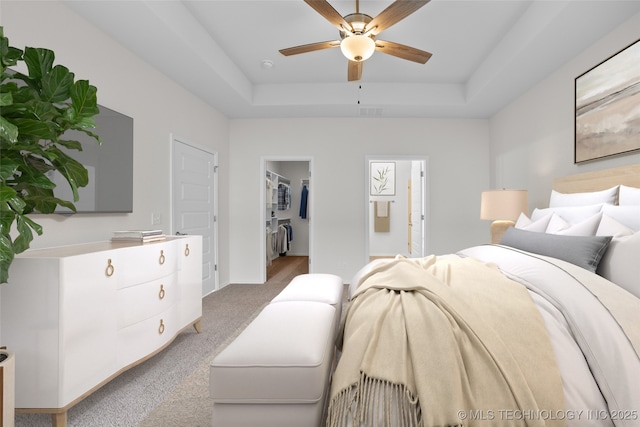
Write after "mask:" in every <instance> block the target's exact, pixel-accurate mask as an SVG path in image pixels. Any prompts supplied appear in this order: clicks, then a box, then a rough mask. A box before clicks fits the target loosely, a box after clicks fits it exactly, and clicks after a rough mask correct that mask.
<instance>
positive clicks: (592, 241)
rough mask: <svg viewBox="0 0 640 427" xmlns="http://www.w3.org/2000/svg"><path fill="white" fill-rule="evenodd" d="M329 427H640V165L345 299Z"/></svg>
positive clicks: (577, 185) (566, 190)
mask: <svg viewBox="0 0 640 427" xmlns="http://www.w3.org/2000/svg"><path fill="white" fill-rule="evenodd" d="M338 349H339V358H338V362H337V367H336V369H335V372H334V375H333V378H332V384H331V390H330V395H329V404H328V411H327V420H326V424H327V426H331V427H338V426H353V427H357V426H424V427H432V426H549V425H550V426H616V427H618V426H640V357H639V355H640V165H631V166H625V167H621V168H616V169H611V170H606V171H599V172H593V173H587V174H579V175H574V176H571V177H566V178H560V179H557V180H556V181H555V182H554V187H553V189H552V191H551V195H550V198H549V207H547V208H540V209H535V210H534V211H533V212H532V214H531V216H527V215H524V214H522V215H521V217H520V218H519V219H518V222H517V223H516V225H515V227H513V228H510V229H509V230H507V232H506V233H505V235H504V237H503V239H502V241H501V242H500V244H492V245H480V246H475V247H470V248H466V249H464V250H461V251H460V252H458V253H456V254H449V255H442V256H434V255H432V256H428V257H425V258H403V257H396V258H395V259H386V260H384V259H382V260H375V261H373V262H371V263H369V264H367V265H366V266H364V267H363V268H362V269H361V270H360V271H359V272H358V273H357V274H356V276H355V277H354V279H353V281H352V282H351V284H350V287H349V303H348V306H347V309H346V313H345V316H344V319H343V322H342V325H341V329H340V336H339V338H338Z"/></svg>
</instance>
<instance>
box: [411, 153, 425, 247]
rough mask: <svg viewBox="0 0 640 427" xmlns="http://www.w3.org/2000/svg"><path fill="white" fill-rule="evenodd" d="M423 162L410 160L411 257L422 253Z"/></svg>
mask: <svg viewBox="0 0 640 427" xmlns="http://www.w3.org/2000/svg"><path fill="white" fill-rule="evenodd" d="M423 165H424V162H423V161H420V160H413V161H412V162H411V224H412V227H411V237H410V238H411V257H412V258H420V257H423V256H425V253H424V238H423V236H424V197H423V195H424V186H425V177H424V168H423Z"/></svg>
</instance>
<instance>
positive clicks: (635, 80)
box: [574, 40, 640, 163]
mask: <svg viewBox="0 0 640 427" xmlns="http://www.w3.org/2000/svg"><path fill="white" fill-rule="evenodd" d="M575 113H576V116H575V151H574V153H575V156H574V161H575V163H581V162H586V161H589V160H595V159H601V158H603V157H609V156H614V155H618V154H622V153H628V152H631V151H635V150H640V40H637V41H636V42H635V43H632V44H631V45H629V46H627V47H625V48H624V49H622V50H621V51H619V52H617V53H616V54H614V55H613V56H611V57H609V58H607V59H606V60H604V61H603V62H601V63H600V64H598V65H596V66H595V67H593V68H591V69H590V70H589V71H587V72H585V73H584V74H582V75H580V76H578V77H576V79H575Z"/></svg>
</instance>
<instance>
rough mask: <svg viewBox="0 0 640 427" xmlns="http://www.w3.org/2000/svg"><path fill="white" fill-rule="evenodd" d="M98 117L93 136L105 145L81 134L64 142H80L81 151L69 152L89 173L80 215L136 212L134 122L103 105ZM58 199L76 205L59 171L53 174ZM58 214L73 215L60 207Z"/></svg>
mask: <svg viewBox="0 0 640 427" xmlns="http://www.w3.org/2000/svg"><path fill="white" fill-rule="evenodd" d="M99 108H100V113H99V114H98V115H96V116H95V117H94V118H95V121H96V128H95V129H94V130H93V132H94V133H96V134H98V135H100V138H101V139H102V144H98V142H97V141H96V140H95V139H93V138H90V137H89V136H87V135H86V134H84V133H82V132H78V131H69V132H67V133H65V135H64V138H65V139H71V140H76V141H80V142H81V143H82V151H76V150H66V152H67V154H69V155H70V156H72V157H73V158H74V159H76V160H78V161H79V162H80V163H82V164H83V165H84V166H85V167H86V168H87V170H88V171H89V185H87V186H86V187H82V188H79V189H78V194H79V196H80V200H79V201H78V202H75V203H74V204H75V206H76V209H77V212H78V213H88V212H96V213H116V212H118V213H126V212H133V119H132V118H131V117H128V116H125V115H124V114H121V113H118V112H117V111H114V110H111V109H109V108H107V107H104V106H102V105H100V106H99ZM49 179H51V180H52V181H53V182H54V183H55V184H56V188H55V190H54V193H55V195H56V197H58V198H60V199H63V200H69V201H71V202H73V193H72V192H71V188H70V187H69V184H68V183H67V181H66V180H65V179H64V178H63V177H62V175H60V173H59V172H57V171H52V172H50V175H49ZM56 212H57V213H71V212H72V211H71V210H69V209H67V208H63V207H60V206H59V207H58V209H57V210H56Z"/></svg>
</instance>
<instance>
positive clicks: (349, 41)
mask: <svg viewBox="0 0 640 427" xmlns="http://www.w3.org/2000/svg"><path fill="white" fill-rule="evenodd" d="M375 49H376V43H375V42H374V41H373V39H372V38H371V37H367V36H363V35H361V34H354V35H352V36H349V37H345V38H344V39H343V40H342V42H341V43H340V50H342V53H343V55H344V56H346V57H347V59H349V60H350V61H356V62H360V61H365V60H367V59H369V58H370V57H371V55H373V52H374V51H375Z"/></svg>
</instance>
